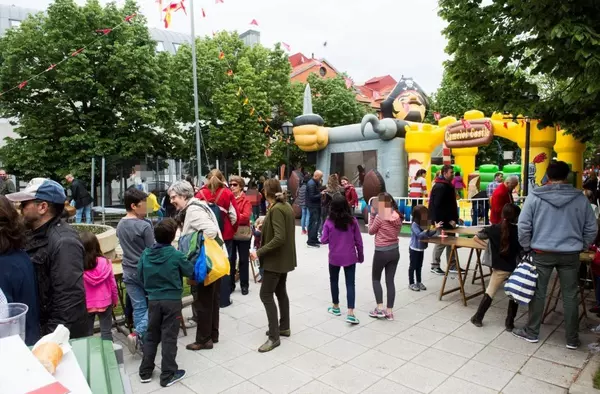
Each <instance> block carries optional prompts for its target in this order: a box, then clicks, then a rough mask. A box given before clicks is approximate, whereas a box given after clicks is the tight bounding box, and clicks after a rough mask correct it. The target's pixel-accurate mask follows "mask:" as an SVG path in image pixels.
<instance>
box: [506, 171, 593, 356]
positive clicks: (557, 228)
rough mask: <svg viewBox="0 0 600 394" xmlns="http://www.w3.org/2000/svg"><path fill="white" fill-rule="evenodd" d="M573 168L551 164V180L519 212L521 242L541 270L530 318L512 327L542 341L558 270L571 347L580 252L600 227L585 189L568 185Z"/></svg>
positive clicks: (575, 324) (575, 345) (575, 343)
mask: <svg viewBox="0 0 600 394" xmlns="http://www.w3.org/2000/svg"><path fill="white" fill-rule="evenodd" d="M569 172H570V169H569V166H568V165H567V163H565V162H564V161H556V162H552V163H550V165H548V170H547V173H546V174H547V176H548V179H549V182H548V184H546V185H544V186H542V187H538V188H536V189H534V190H532V191H531V194H530V195H529V196H528V197H527V199H526V200H525V204H524V205H523V210H522V211H521V215H520V216H519V243H520V244H521V246H522V247H523V249H524V250H525V251H531V253H532V257H533V263H534V265H535V267H536V270H537V273H538V275H539V276H538V279H537V285H536V291H535V296H534V298H533V300H531V302H530V303H529V322H528V323H527V325H526V326H525V327H523V328H519V329H515V330H513V335H514V336H516V337H519V338H521V339H524V340H526V341H527V342H531V343H536V342H538V341H539V334H540V324H541V322H542V316H543V313H544V304H545V299H546V289H547V287H548V282H549V281H550V276H551V275H552V271H553V270H554V268H556V271H557V272H558V277H559V278H560V289H561V292H562V294H563V308H564V311H565V312H564V314H565V329H566V340H567V349H577V348H578V347H579V346H580V345H581V342H580V340H579V334H578V332H577V331H578V328H579V316H578V315H579V311H578V305H579V301H578V294H577V293H578V282H579V264H580V263H579V253H580V252H581V251H582V250H587V249H588V247H589V245H591V244H592V242H593V241H594V238H595V237H596V233H597V231H598V227H597V224H596V220H595V218H594V212H593V211H592V208H591V206H590V204H589V202H588V201H587V199H586V198H585V196H584V195H583V193H581V190H578V189H576V188H574V187H573V186H571V185H569V184H567V176H568V175H569Z"/></svg>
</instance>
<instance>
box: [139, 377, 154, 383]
mask: <svg viewBox="0 0 600 394" xmlns="http://www.w3.org/2000/svg"><path fill="white" fill-rule="evenodd" d="M151 381H152V376H150V377H148V378H142V377H141V376H140V383H150V382H151Z"/></svg>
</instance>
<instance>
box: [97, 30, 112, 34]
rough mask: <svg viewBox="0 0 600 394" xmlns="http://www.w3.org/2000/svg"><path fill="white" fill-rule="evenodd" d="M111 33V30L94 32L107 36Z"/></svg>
mask: <svg viewBox="0 0 600 394" xmlns="http://www.w3.org/2000/svg"><path fill="white" fill-rule="evenodd" d="M111 31H112V29H98V30H96V33H102V35H107V34H108V33H110V32H111Z"/></svg>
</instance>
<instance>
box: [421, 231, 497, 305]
mask: <svg viewBox="0 0 600 394" xmlns="http://www.w3.org/2000/svg"><path fill="white" fill-rule="evenodd" d="M423 242H427V243H430V244H435V245H444V246H450V247H451V249H450V254H449V256H448V264H447V265H446V272H445V273H444V281H443V282H442V288H441V289H440V300H441V299H442V297H443V296H445V295H447V294H450V293H454V292H455V291H460V294H461V296H462V300H463V304H464V305H465V306H467V301H468V300H470V299H472V298H475V297H478V296H480V295H481V294H483V293H485V280H484V278H485V277H486V276H489V275H486V276H484V275H483V268H482V265H481V252H482V251H483V250H485V248H486V246H484V245H482V244H480V243H478V242H476V241H475V240H474V239H472V238H460V237H445V238H442V237H432V238H426V239H424V240H423ZM459 248H469V249H471V252H470V253H469V259H468V261H467V266H466V268H465V269H464V270H463V269H462V268H461V266H460V261H459V257H458V249H459ZM473 252H475V255H476V258H477V260H476V262H475V270H474V272H473V281H472V282H471V283H473V284H474V283H475V281H476V280H479V281H481V291H478V292H476V293H475V294H471V295H466V294H465V280H466V279H467V275H468V274H469V268H470V266H471V261H472V257H473ZM452 257H454V258H455V259H456V270H457V271H458V283H459V285H458V287H456V288H453V289H450V290H446V282H447V280H448V274H449V273H450V261H452ZM477 271H479V276H477ZM463 275H464V276H463Z"/></svg>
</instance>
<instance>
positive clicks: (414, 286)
mask: <svg viewBox="0 0 600 394" xmlns="http://www.w3.org/2000/svg"><path fill="white" fill-rule="evenodd" d="M408 288H409V289H411V290H412V291H421V289H420V288H419V285H418V284H416V283H413V284H412V285H408Z"/></svg>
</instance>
